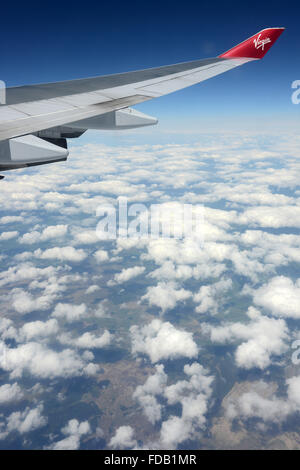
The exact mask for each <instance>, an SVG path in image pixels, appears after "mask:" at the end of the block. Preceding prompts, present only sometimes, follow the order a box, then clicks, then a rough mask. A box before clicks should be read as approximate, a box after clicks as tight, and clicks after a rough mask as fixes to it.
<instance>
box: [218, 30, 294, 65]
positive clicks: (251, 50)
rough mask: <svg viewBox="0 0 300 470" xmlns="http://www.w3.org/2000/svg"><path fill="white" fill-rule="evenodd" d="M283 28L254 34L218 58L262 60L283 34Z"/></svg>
mask: <svg viewBox="0 0 300 470" xmlns="http://www.w3.org/2000/svg"><path fill="white" fill-rule="evenodd" d="M284 29H285V28H266V29H263V30H262V31H259V33H256V34H254V36H251V38H249V39H246V41H243V42H241V43H240V44H238V45H237V46H235V47H233V48H232V49H229V51H227V52H224V54H221V55H220V56H219V57H222V58H225V59H234V58H238V57H240V58H242V57H247V58H248V57H249V58H251V59H262V58H263V56H264V55H265V54H266V53H267V52H268V50H269V49H270V48H271V47H272V46H273V44H274V42H275V41H276V40H277V39H278V38H279V36H280V35H281V33H283V31H284Z"/></svg>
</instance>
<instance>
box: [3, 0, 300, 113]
mask: <svg viewBox="0 0 300 470" xmlns="http://www.w3.org/2000/svg"><path fill="white" fill-rule="evenodd" d="M1 12H2V22H1V28H0V37H1V76H0V78H1V79H2V80H4V81H6V83H7V85H8V86H12V85H18V84H25V83H34V82H49V81H57V80H67V79H73V78H79V77H86V76H93V75H102V74H109V73H116V72H124V71H128V70H133V69H139V68H146V67H153V66H158V65H166V64H170V63H175V62H180V61H187V60H193V59H197V58H204V57H213V56H216V55H218V54H220V53H221V52H223V51H225V50H227V49H229V48H230V47H232V46H233V45H235V44H236V43H238V42H240V41H242V40H244V39H245V38H247V37H249V36H251V35H252V34H254V33H256V32H257V31H259V30H260V29H262V28H264V27H268V26H285V27H286V28H287V29H286V31H285V32H284V34H283V35H282V36H281V38H280V39H279V40H278V43H276V45H275V46H274V48H273V49H271V51H270V52H269V53H268V54H267V55H266V57H265V58H264V59H263V61H262V62H260V63H254V64H247V65H245V66H244V67H241V68H239V69H237V70H234V71H231V72H228V73H227V74H224V75H222V76H219V77H216V78H214V79H212V80H209V81H207V82H204V83H202V84H200V85H197V86H195V87H192V88H190V89H186V90H183V91H180V92H178V93H177V94H174V95H169V96H166V97H163V98H161V99H160V100H154V101H153V102H150V103H147V104H144V105H143V106H140V107H139V108H140V109H142V110H143V111H145V112H149V113H150V114H154V115H156V116H158V117H159V118H160V119H161V118H162V117H163V118H164V119H170V120H172V119H173V120H174V116H175V115H176V116H178V115H179V114H180V115H182V116H184V117H192V118H195V117H199V116H200V115H201V116H202V117H203V115H205V116H207V117H208V119H210V118H213V117H214V116H215V115H216V114H218V116H225V117H232V118H234V117H237V116H240V115H245V116H255V115H256V114H257V113H259V114H260V115H263V116H274V115H281V116H284V118H285V119H289V118H292V117H296V116H297V114H299V109H298V107H297V106H295V105H292V104H291V100H290V96H291V82H292V81H293V80H296V79H300V67H299V51H300V33H299V12H300V6H299V4H298V2H295V1H294V2H289V1H285V2H283V1H280V2H268V1H265V2H264V1H263V0H261V1H248V2H241V1H239V2H237V1H227V2H215V1H211V2H205V3H203V2H201V1H194V0H193V1H191V0H185V1H184V2H183V1H182V2H175V1H169V0H162V1H161V2H158V1H156V0H155V1H150V2H143V1H130V2H128V1H127V2H125V1H123V2H118V1H111V2H107V1H106V2H91V1H89V0H86V1H84V2H80V3H76V2H67V1H60V2H56V1H52V2H36V3H35V2H24V4H23V5H21V4H15V3H14V2H11V3H6V4H5V5H2V10H1ZM299 107H300V106H299Z"/></svg>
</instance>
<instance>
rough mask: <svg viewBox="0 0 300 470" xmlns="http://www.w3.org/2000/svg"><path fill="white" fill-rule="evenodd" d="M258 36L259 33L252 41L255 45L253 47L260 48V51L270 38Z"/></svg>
mask: <svg viewBox="0 0 300 470" xmlns="http://www.w3.org/2000/svg"><path fill="white" fill-rule="evenodd" d="M260 36H261V34H259V35H258V36H257V38H255V39H254V40H253V42H254V45H255V49H261V50H262V51H264V50H265V44H268V43H269V42H271V39H270V38H266V39H260Z"/></svg>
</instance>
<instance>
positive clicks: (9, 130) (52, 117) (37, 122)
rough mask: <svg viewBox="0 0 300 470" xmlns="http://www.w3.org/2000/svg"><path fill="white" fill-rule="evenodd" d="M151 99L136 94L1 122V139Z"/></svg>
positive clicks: (30, 132) (60, 124)
mask: <svg viewBox="0 0 300 470" xmlns="http://www.w3.org/2000/svg"><path fill="white" fill-rule="evenodd" d="M147 100H149V97H148V96H143V95H135V96H130V97H125V98H120V99H117V100H110V101H108V102H106V103H100V104H95V105H91V106H86V107H82V108H80V107H76V108H72V109H71V110H67V111H60V112H55V113H49V114H46V115H35V116H25V117H23V118H22V119H18V120H14V121H9V122H0V141H1V140H6V139H11V138H13V137H18V136H22V135H25V134H32V133H33V132H37V131H40V130H43V129H48V128H51V127H55V126H62V125H64V124H66V123H71V122H73V121H80V120H82V119H87V118H90V117H94V116H99V115H101V114H105V113H108V112H110V111H114V110H116V109H122V108H127V107H128V106H132V105H135V104H138V103H142V102H144V101H147Z"/></svg>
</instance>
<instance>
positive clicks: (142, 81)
mask: <svg viewBox="0 0 300 470" xmlns="http://www.w3.org/2000/svg"><path fill="white" fill-rule="evenodd" d="M283 30H284V28H267V29H264V30H262V31H260V32H259V33H257V34H255V35H254V36H252V37H251V38H249V39H247V40H246V41H244V42H242V43H241V44H239V45H237V46H235V47H234V48H232V49H230V50H229V51H227V52H225V53H223V54H221V55H220V56H219V57H216V58H212V59H204V60H196V61H192V62H184V63H180V64H175V65H169V66H165V67H158V68H151V69H146V70H140V71H134V72H127V73H121V74H115V75H108V76H101V77H94V78H86V79H79V80H71V81H65V82H56V83H46V84H39V85H29V86H20V87H13V88H7V89H6V104H5V105H2V106H0V147H1V143H2V142H3V141H8V140H9V139H15V138H18V137H20V136H26V135H27V134H35V136H37V135H43V134H40V133H41V132H44V131H45V130H47V129H51V128H57V127H58V126H65V125H68V126H69V127H70V126H71V127H72V126H73V128H74V129H76V128H77V129H84V130H86V129H88V128H101V125H100V127H99V124H97V122H99V121H97V117H98V116H101V115H109V114H111V113H112V112H115V111H117V110H122V109H127V108H128V107H129V106H132V105H135V104H138V103H142V102H144V101H147V100H150V99H153V98H158V97H160V96H162V95H165V94H168V93H172V92H174V91H177V90H180V89H182V88H185V87H188V86H191V85H194V84H196V83H199V82H202V81H204V80H207V79H208V78H211V77H214V76H216V75H219V74H221V73H224V72H226V71H227V70H230V69H232V68H235V67H238V66H240V65H243V64H245V63H246V62H249V61H253V60H257V59H261V58H262V57H263V56H264V55H265V53H266V52H267V51H268V50H269V49H270V47H271V46H272V45H273V44H274V42H275V41H276V40H277V39H278V37H279V36H280V34H281V33H282V32H283ZM134 116H135V118H136V120H138V117H137V116H138V113H137V112H136V113H135V114H134ZM142 116H144V115H142ZM95 117H96V121H95ZM154 121H156V120H154ZM72 123H73V124H72ZM153 123H154V122H152V124H153ZM141 125H143V124H141ZM97 126H98V127H97ZM125 127H126V126H125ZM129 127H135V126H134V125H133V126H129ZM136 127H137V126H136ZM102 128H103V127H102ZM35 136H33V137H35ZM36 138H37V137H36ZM15 140H17V139H15ZM23 140H24V138H23ZM49 142H50V143H51V141H50V140H48V143H49ZM31 143H32V142H31ZM52 144H53V142H52ZM2 154H3V152H1V148H0V167H1V155H2ZM2 167H3V168H4V166H3V165H2ZM5 169H6V168H5Z"/></svg>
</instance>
